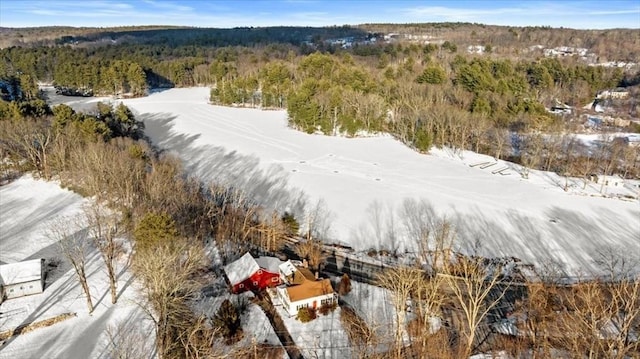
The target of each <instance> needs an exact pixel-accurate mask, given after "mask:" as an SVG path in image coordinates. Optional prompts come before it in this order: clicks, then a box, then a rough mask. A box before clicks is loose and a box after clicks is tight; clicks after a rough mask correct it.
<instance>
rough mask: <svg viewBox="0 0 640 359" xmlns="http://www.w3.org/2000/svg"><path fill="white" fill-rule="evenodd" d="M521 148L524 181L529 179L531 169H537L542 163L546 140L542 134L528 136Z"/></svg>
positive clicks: (523, 140)
mask: <svg viewBox="0 0 640 359" xmlns="http://www.w3.org/2000/svg"><path fill="white" fill-rule="evenodd" d="M522 142H523V145H522V146H521V148H520V162H521V163H522V170H521V173H520V175H521V176H522V178H524V179H528V178H529V171H530V169H532V168H533V169H536V168H538V166H539V165H540V162H541V161H542V152H543V146H544V139H543V138H542V136H541V135H540V134H533V135H528V136H526V137H524V138H523V139H522Z"/></svg>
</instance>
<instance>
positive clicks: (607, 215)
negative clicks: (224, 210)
mask: <svg viewBox="0 0 640 359" xmlns="http://www.w3.org/2000/svg"><path fill="white" fill-rule="evenodd" d="M208 96H209V90H208V89H207V88H188V89H171V90H166V91H162V92H156V93H153V94H151V95H150V96H148V97H144V98H138V99H129V100H124V103H125V104H126V105H128V106H130V107H131V108H132V109H133V110H134V112H135V113H136V114H137V116H138V119H140V120H144V122H145V125H146V131H147V134H148V135H149V136H150V137H151V139H152V140H153V142H154V144H156V145H158V146H159V147H161V148H165V149H168V150H170V151H173V152H175V153H176V154H178V155H179V156H180V157H181V158H182V159H184V160H185V163H186V166H187V169H188V170H190V171H191V173H193V174H196V175H198V176H201V177H202V178H203V179H205V180H215V181H225V182H228V183H232V184H234V185H235V186H238V187H241V188H243V189H245V190H246V191H247V192H248V194H249V196H251V197H253V198H255V199H256V200H257V201H259V202H260V203H262V204H264V205H265V206H269V207H273V208H279V209H283V208H287V209H289V210H291V211H293V212H294V213H296V214H297V215H298V216H302V214H301V213H302V206H303V205H305V204H306V205H308V206H309V207H313V205H314V204H315V203H317V202H318V201H323V202H324V203H325V204H326V207H327V208H328V210H329V211H330V213H329V214H325V215H324V216H323V219H325V220H327V221H328V222H330V223H331V230H330V232H329V236H330V238H331V239H333V240H336V241H340V242H342V243H346V244H348V245H351V246H353V247H355V248H356V249H359V250H365V249H368V248H372V247H373V248H375V247H380V246H382V247H384V246H389V243H385V241H386V239H384V238H383V239H381V240H376V239H375V238H376V233H377V232H380V230H377V231H376V230H374V228H376V226H377V227H378V228H379V229H380V228H382V229H383V230H387V229H389V228H390V225H389V224H388V223H393V229H394V231H395V232H396V234H397V237H398V240H397V245H398V247H399V248H400V249H401V250H402V249H406V250H413V249H414V248H412V243H411V242H409V241H406V242H403V228H402V219H401V218H400V217H399V216H398V212H399V208H400V207H401V206H402V203H403V201H404V200H405V199H415V200H419V201H420V200H422V201H424V203H425V204H427V205H430V206H432V207H433V209H434V210H435V212H436V213H438V214H439V215H446V216H447V217H448V218H450V219H452V220H454V221H455V222H456V224H457V230H458V233H459V237H460V239H461V240H460V243H458V246H459V247H460V248H461V249H462V250H467V251H473V252H475V253H478V254H483V255H489V256H515V257H518V258H521V259H522V260H523V261H525V262H528V263H533V264H540V263H543V262H544V263H546V262H550V261H551V262H555V263H557V264H561V265H562V266H563V268H564V270H565V271H566V273H567V274H570V275H579V274H584V273H587V272H589V271H590V270H593V269H594V266H593V262H594V260H595V259H596V258H597V257H598V256H599V255H600V253H601V252H603V251H606V250H608V249H609V248H610V247H616V248H617V247H619V248H625V249H626V251H627V253H638V254H639V255H640V224H639V223H640V206H639V205H638V200H637V190H636V192H634V191H633V190H629V189H625V190H624V191H627V195H628V196H631V197H633V196H635V199H633V200H627V201H623V200H620V199H612V198H603V196H602V195H601V194H599V193H598V191H599V188H597V189H596V188H593V189H589V188H588V189H587V191H584V192H583V191H582V190H580V188H581V186H580V185H579V182H580V181H574V182H575V183H574V184H573V186H572V187H571V190H570V191H569V192H565V191H564V190H563V189H562V188H561V187H562V185H561V184H563V183H564V179H563V178H562V177H558V176H557V175H555V174H552V173H548V172H539V171H531V174H530V176H529V179H523V178H522V177H521V176H520V175H519V174H518V173H517V172H518V166H516V165H514V164H511V163H507V162H503V161H498V162H497V163H496V164H495V165H492V166H490V167H485V168H484V169H483V168H482V167H484V166H473V165H476V164H478V163H482V162H495V161H494V160H493V159H492V158H491V157H489V156H484V155H479V154H475V153H472V152H468V151H465V152H462V153H451V152H450V151H445V150H434V151H432V154H431V155H421V154H419V153H416V152H415V151H413V150H411V149H409V148H407V147H406V146H405V145H403V144H401V143H399V142H397V141H395V140H394V139H393V138H391V137H389V136H380V137H373V138H354V139H349V138H343V137H327V136H320V135H309V134H306V133H302V132H299V131H295V130H292V129H290V128H288V127H287V121H286V112H284V111H260V110H257V109H243V108H230V107H219V106H212V105H210V104H208V103H207V102H208ZM472 166H473V167H472ZM505 167H506V169H505V170H504V171H503V172H502V173H494V172H495V171H496V170H499V169H501V168H505ZM597 187H599V186H597ZM376 213H377V216H375V215H374V214H376ZM389 213H392V215H391V214H389ZM376 217H377V218H378V220H374V219H375V218H376ZM299 218H301V217H299ZM391 219H393V221H391ZM379 242H382V243H379Z"/></svg>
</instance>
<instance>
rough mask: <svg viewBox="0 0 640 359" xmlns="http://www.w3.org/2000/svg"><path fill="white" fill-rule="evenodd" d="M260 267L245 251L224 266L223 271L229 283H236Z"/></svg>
mask: <svg viewBox="0 0 640 359" xmlns="http://www.w3.org/2000/svg"><path fill="white" fill-rule="evenodd" d="M258 269H260V266H258V263H256V260H255V259H253V257H252V256H251V253H249V252H247V253H245V254H244V255H243V256H242V257H240V258H238V259H237V260H236V261H235V262H231V263H229V264H227V265H226V266H224V272H225V273H226V274H227V278H229V282H231V285H235V284H238V283H240V282H242V281H243V280H245V279H247V278H249V277H251V275H252V274H253V273H255V272H257V271H258Z"/></svg>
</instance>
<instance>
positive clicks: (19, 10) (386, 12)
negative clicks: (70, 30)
mask: <svg viewBox="0 0 640 359" xmlns="http://www.w3.org/2000/svg"><path fill="white" fill-rule="evenodd" d="M380 22H392V23H408V22H477V23H484V24H492V25H512V26H552V27H561V26H562V27H570V28H578V29H588V28H591V29H603V28H616V27H626V28H640V0H625V1H609V0H600V1H559V0H556V1H552V0H549V1H538V0H529V1H528V0H520V1H506V0H494V1H485V0H475V1H473V0H472V1H455V0H450V1H425V0H423V1H419V0H398V1H393V0H385V1H381V0H324V1H321V0H271V1H267V0H253V1H250V0H224V1H222V0H185V1H180V0H128V1H127V0H96V1H94V0H85V1H77V0H59V1H58V0H56V1H54V0H44V1H34V0H0V26H2V27H28V26H51V25H65V26H97V27H106V26H124V25H187V26H197V27H235V26H276V25H287V26H326V25H344V24H361V23H380Z"/></svg>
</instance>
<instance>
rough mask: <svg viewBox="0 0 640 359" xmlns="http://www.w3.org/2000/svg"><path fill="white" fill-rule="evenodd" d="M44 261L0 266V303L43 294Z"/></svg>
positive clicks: (38, 260) (35, 260) (29, 261)
mask: <svg viewBox="0 0 640 359" xmlns="http://www.w3.org/2000/svg"><path fill="white" fill-rule="evenodd" d="M44 277H45V275H44V259H33V260H28V261H23V262H18V263H10V264H2V265H0V303H1V302H2V301H3V300H4V299H12V298H18V297H24V296H27V295H31V294H38V293H42V292H44Z"/></svg>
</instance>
